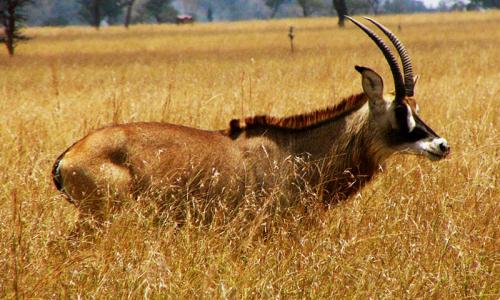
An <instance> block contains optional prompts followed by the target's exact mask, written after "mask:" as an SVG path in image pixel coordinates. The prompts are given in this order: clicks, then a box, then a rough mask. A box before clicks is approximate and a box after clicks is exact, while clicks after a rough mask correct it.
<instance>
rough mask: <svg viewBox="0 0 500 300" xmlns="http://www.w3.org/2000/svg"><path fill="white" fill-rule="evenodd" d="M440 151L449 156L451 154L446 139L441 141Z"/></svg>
mask: <svg viewBox="0 0 500 300" xmlns="http://www.w3.org/2000/svg"><path fill="white" fill-rule="evenodd" d="M439 150H441V152H443V153H444V154H448V153H449V152H450V146H448V142H447V141H446V140H445V139H441V141H439Z"/></svg>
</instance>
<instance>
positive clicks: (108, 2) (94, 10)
mask: <svg viewBox="0 0 500 300" xmlns="http://www.w3.org/2000/svg"><path fill="white" fill-rule="evenodd" d="M78 3H79V4H80V11H79V15H80V17H81V18H82V19H83V20H84V21H85V22H87V23H88V24H90V25H92V26H94V27H97V28H98V27H99V26H100V23H101V21H102V20H104V19H105V18H106V19H107V21H108V22H109V23H116V21H117V18H118V16H119V15H120V14H121V12H122V11H121V7H120V5H119V3H118V2H117V1H115V0H78Z"/></svg>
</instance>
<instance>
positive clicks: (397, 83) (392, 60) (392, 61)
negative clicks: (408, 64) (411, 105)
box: [345, 16, 405, 102]
mask: <svg viewBox="0 0 500 300" xmlns="http://www.w3.org/2000/svg"><path fill="white" fill-rule="evenodd" d="M345 17H346V18H348V19H349V20H351V21H352V22H353V23H354V24H356V25H357V26H358V27H359V28H361V30H363V31H364V32H365V33H366V34H367V35H368V36H369V37H370V38H371V39H372V40H373V41H374V42H375V44H377V46H378V47H379V49H380V50H381V51H382V53H383V54H384V56H385V59H386V60H387V63H389V66H390V67H391V72H392V77H393V78H394V88H395V89H396V101H398V102H399V101H401V100H403V98H404V97H405V85H404V82H403V75H401V70H400V69H399V65H398V61H397V60H396V57H394V54H392V52H391V50H390V49H389V47H388V46H387V45H386V44H385V43H384V41H383V40H382V39H381V38H380V37H379V36H378V35H376V34H375V33H374V32H373V31H371V30H370V29H369V28H368V27H366V26H365V25H363V24H361V23H359V22H358V21H356V20H354V19H353V18H351V17H349V16H345Z"/></svg>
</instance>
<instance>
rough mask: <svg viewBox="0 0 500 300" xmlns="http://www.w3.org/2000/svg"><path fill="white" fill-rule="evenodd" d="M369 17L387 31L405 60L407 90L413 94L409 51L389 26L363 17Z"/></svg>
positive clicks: (402, 59) (386, 33) (407, 94)
mask: <svg viewBox="0 0 500 300" xmlns="http://www.w3.org/2000/svg"><path fill="white" fill-rule="evenodd" d="M363 18H365V19H367V20H368V21H370V22H372V23H373V24H374V25H375V26H377V27H378V28H379V29H380V30H382V32H384V33H385V35H386V36H387V37H388V38H389V40H391V42H392V44H393V45H394V47H396V49H397V50H398V53H399V56H400V57H401V61H402V62H403V72H404V77H405V90H406V96H409V97H411V96H413V89H414V85H415V84H414V82H413V67H412V65H411V61H410V55H408V51H406V48H405V46H404V45H403V43H402V42H401V41H400V40H399V39H398V38H397V37H396V35H394V33H392V32H391V31H390V30H389V29H387V27H385V26H384V25H382V24H379V23H378V22H376V21H375V20H373V19H370V18H368V17H363Z"/></svg>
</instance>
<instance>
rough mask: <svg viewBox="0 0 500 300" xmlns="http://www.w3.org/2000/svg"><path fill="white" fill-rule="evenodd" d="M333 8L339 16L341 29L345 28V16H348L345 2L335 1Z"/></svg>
mask: <svg viewBox="0 0 500 300" xmlns="http://www.w3.org/2000/svg"><path fill="white" fill-rule="evenodd" d="M333 7H335V10H336V11H337V15H338V16H339V23H338V24H339V27H344V22H345V15H347V5H346V4H345V0H333Z"/></svg>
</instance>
